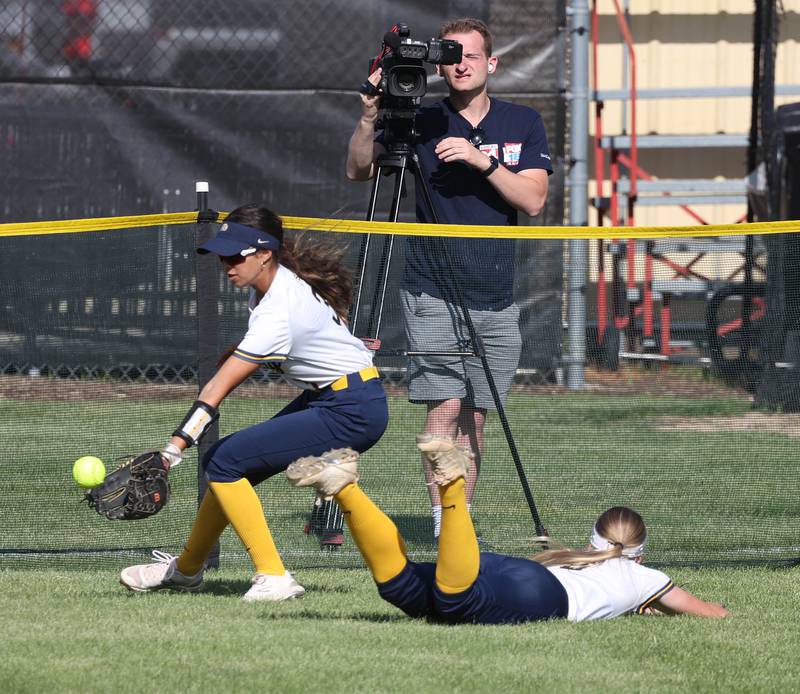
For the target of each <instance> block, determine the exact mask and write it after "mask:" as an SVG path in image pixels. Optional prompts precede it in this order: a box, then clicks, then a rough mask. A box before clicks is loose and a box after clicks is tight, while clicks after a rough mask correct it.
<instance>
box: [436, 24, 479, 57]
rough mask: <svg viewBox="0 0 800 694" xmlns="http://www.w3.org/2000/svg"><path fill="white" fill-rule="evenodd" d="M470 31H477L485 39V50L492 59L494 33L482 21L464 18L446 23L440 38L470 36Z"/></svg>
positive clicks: (440, 32)
mask: <svg viewBox="0 0 800 694" xmlns="http://www.w3.org/2000/svg"><path fill="white" fill-rule="evenodd" d="M470 31H477V32H478V33H479V34H480V35H481V36H482V37H483V50H484V51H486V56H487V57H491V55H492V33H491V32H490V31H489V27H487V26H486V24H485V23H484V22H482V21H481V20H480V19H474V18H472V17H462V18H461V19H454V20H453V21H451V22H445V23H444V24H442V27H441V29H439V38H440V39H441V38H444V37H445V36H447V35H448V34H468V33H469V32H470Z"/></svg>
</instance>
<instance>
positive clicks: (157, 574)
mask: <svg viewBox="0 0 800 694" xmlns="http://www.w3.org/2000/svg"><path fill="white" fill-rule="evenodd" d="M153 558H154V559H155V560H156V561H155V562H154V563H152V564H137V565H136V566H129V567H128V568H127V569H123V570H122V573H120V575H119V581H120V583H122V585H123V586H125V587H126V588H128V589H129V590H133V591H136V592H137V593H147V592H149V591H151V590H161V589H162V588H172V589H174V590H183V591H187V592H190V593H193V592H195V591H197V590H200V586H202V585H203V569H200V571H198V572H197V573H196V574H195V575H194V576H184V575H183V574H182V573H181V572H180V571H178V569H177V568H176V567H175V564H176V562H177V560H178V558H177V557H173V556H172V555H171V554H167V553H166V552H160V551H159V550H157V549H154V550H153Z"/></svg>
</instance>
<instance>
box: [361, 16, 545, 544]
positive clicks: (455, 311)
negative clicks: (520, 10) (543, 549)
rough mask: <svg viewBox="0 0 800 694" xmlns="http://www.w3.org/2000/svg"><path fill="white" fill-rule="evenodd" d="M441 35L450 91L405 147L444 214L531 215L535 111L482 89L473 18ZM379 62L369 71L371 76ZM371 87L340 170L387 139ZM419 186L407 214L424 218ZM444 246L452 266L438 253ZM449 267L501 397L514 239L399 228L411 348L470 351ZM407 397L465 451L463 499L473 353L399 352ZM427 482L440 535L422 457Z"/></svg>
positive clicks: (475, 427)
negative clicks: (417, 233)
mask: <svg viewBox="0 0 800 694" xmlns="http://www.w3.org/2000/svg"><path fill="white" fill-rule="evenodd" d="M439 38H443V39H452V40H455V41H458V42H459V43H461V44H462V46H463V57H462V60H461V62H460V63H458V64H456V65H437V66H436V70H437V73H438V74H439V75H441V76H442V77H443V78H444V80H445V82H446V84H447V87H448V90H449V96H448V97H447V98H445V99H443V100H441V101H438V102H436V103H435V104H433V105H431V106H428V107H423V108H420V109H418V110H417V114H416V121H415V126H416V131H417V133H418V136H417V138H416V140H415V141H414V143H413V145H414V149H415V152H416V154H417V156H418V157H419V163H420V169H421V175H422V176H423V177H424V180H425V182H426V184H427V187H428V189H429V191H430V194H431V197H432V199H433V206H434V209H435V210H436V213H437V216H438V219H439V221H440V222H441V223H444V224H485V225H516V224H517V211H518V210H521V211H523V212H525V213H526V214H528V215H531V216H535V215H538V214H539V213H540V212H541V210H542V207H543V206H544V203H545V200H546V198H547V177H548V175H549V174H551V173H552V168H551V164H550V155H549V152H548V148H547V139H546V135H545V132H544V126H543V124H542V119H541V117H540V115H539V114H538V113H537V112H536V111H534V110H533V109H531V108H527V107H525V106H519V105H516V104H511V103H508V102H505V101H500V100H499V99H495V98H491V97H489V95H488V93H487V81H488V78H489V75H490V74H492V73H493V72H494V71H495V69H496V68H497V57H495V56H493V55H492V36H491V34H490V33H489V29H488V27H487V26H486V25H485V24H484V23H483V22H482V21H480V20H477V19H471V18H465V19H458V20H455V21H452V22H448V23H446V24H445V25H444V26H442V28H441V29H440V31H439ZM380 78H381V74H380V69H378V70H376V71H375V72H373V73H372V75H370V77H369V82H370V83H371V84H372V85H373V86H374V87H377V86H378V84H379V82H380ZM380 98H381V97H380V94H378V95H375V96H368V95H364V94H362V95H361V105H362V112H361V118H360V120H359V121H358V124H357V125H356V128H355V131H354V132H353V135H352V137H351V138H350V143H349V146H348V151H347V169H346V171H347V177H348V178H349V179H350V180H354V181H361V180H367V179H369V178H371V177H372V176H373V175H374V174H375V162H376V160H377V158H378V156H379V155H381V154H382V153H384V152H385V151H386V149H385V147H384V138H383V135H384V133H382V132H380V133H378V135H377V136H376V135H375V125H376V121H377V119H378V115H379V109H380V108H381V104H380ZM419 188H420V186H417V191H416V199H417V208H416V209H417V220H418V221H420V222H433V221H434V220H433V219H430V214H429V211H428V209H427V206H426V204H425V201H424V198H423V196H422V191H421V190H419ZM445 253H446V254H447V255H448V256H449V258H450V261H451V264H452V267H453V272H451V271H450V267H449V266H448V263H447V258H446V257H445V256H444V255H443V254H445ZM453 274H455V276H456V277H455V280H456V281H457V282H458V283H459V285H460V287H461V290H462V295H463V298H464V303H465V304H466V308H467V309H469V311H470V316H471V318H472V321H473V323H474V325H475V330H476V332H477V333H478V336H479V337H480V340H481V341H482V343H483V347H484V349H485V352H486V356H487V359H488V362H489V365H490V368H491V371H492V376H493V378H494V380H495V383H496V385H497V389H498V391H499V393H500V397H501V399H502V400H503V401H505V397H506V395H507V393H508V390H509V388H510V386H511V383H512V381H513V379H514V373H515V371H516V367H517V365H518V363H519V356H520V351H521V346H522V339H521V336H520V331H519V308H518V307H517V306H516V305H515V304H514V297H513V289H514V242H513V240H510V239H460V238H448V239H442V238H434V237H408V238H407V240H406V264H405V268H404V271H403V278H402V282H401V292H402V302H403V313H404V318H405V327H406V336H407V339H408V348H409V350H410V351H431V352H433V351H436V352H443V351H468V350H469V349H470V348H471V347H472V345H471V341H470V339H469V333H468V331H467V329H466V326H465V324H464V320H463V316H462V315H461V310H460V303H459V301H458V293H457V292H456V291H455V290H454V287H453V279H454V278H453ZM408 390H409V400H410V401H411V402H417V403H425V404H426V405H427V408H428V412H427V419H426V422H425V428H424V431H423V433H428V434H433V435H436V436H449V437H452V438H453V439H454V440H455V441H456V443H458V444H460V445H462V446H465V447H466V448H468V449H470V450H471V451H472V453H473V454H474V456H475V467H474V468H473V472H472V473H471V479H468V480H467V500H468V501H469V500H471V498H472V494H473V492H474V489H475V484H476V481H477V474H478V469H479V466H480V454H481V449H482V447H483V429H484V422H485V418H486V412H487V410H488V409H495V405H494V400H493V399H492V395H491V391H490V389H489V385H488V383H487V380H486V375H485V373H484V371H483V368H482V364H481V360H480V359H479V358H478V357H469V358H466V359H463V358H457V357H456V358H452V357H415V358H412V359H411V360H410V364H409V388H408ZM423 468H424V470H425V476H426V479H427V481H428V483H429V485H428V489H429V490H430V495H431V506H432V514H433V520H434V534H435V536H436V537H438V535H439V526H440V522H441V500H440V498H439V494H438V490H437V487H436V485H435V484H433V483H432V473H431V470H430V465H429V464H428V463H427V462H426V461H425V460H424V458H423Z"/></svg>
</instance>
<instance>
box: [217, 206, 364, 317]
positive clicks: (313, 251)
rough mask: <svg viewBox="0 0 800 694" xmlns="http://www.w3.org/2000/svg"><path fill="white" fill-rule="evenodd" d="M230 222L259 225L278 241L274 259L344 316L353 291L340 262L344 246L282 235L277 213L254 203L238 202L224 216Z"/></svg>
mask: <svg viewBox="0 0 800 694" xmlns="http://www.w3.org/2000/svg"><path fill="white" fill-rule="evenodd" d="M226 219H227V220H230V221H231V222H237V223H238V224H244V225H245V226H249V227H253V228H255V229H261V230H262V231H265V232H266V233H268V234H271V235H272V236H274V237H275V238H276V239H278V240H279V241H280V242H281V247H280V250H279V251H278V253H277V262H279V263H280V264H281V265H283V266H285V267H287V268H289V269H290V270H291V271H292V272H294V273H295V274H296V275H297V276H298V277H300V278H301V279H303V280H304V281H305V282H307V283H308V284H309V285H310V286H311V288H312V289H313V290H314V292H315V293H316V294H317V295H318V296H319V297H320V298H322V300H323V301H325V303H327V304H328V305H329V306H330V307H331V308H332V309H333V310H334V311H335V312H336V315H337V316H339V317H340V318H341V319H342V320H347V317H348V313H349V311H350V303H351V301H352V295H353V277H352V273H351V272H350V270H349V269H347V268H346V267H344V266H343V265H342V258H343V256H344V248H341V247H339V246H335V245H333V244H332V243H330V242H323V241H311V240H309V239H307V238H306V237H305V235H304V234H296V235H295V234H292V235H284V232H283V224H282V223H281V219H280V217H278V215H276V214H275V213H274V212H272V210H269V209H267V208H266V207H258V206H257V205H242V206H241V207H237V208H236V209H235V210H233V211H232V212H231V213H230V214H229V215H228V216H227V217H226Z"/></svg>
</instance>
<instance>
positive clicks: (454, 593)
mask: <svg viewBox="0 0 800 694" xmlns="http://www.w3.org/2000/svg"><path fill="white" fill-rule="evenodd" d="M417 445H418V447H419V449H420V451H421V453H422V455H423V456H425V457H426V458H427V460H428V462H429V463H430V464H431V468H432V470H433V471H434V481H435V483H436V484H437V486H438V487H439V491H440V492H441V495H442V530H441V534H440V536H439V554H438V557H437V561H436V564H432V563H427V562H426V563H417V562H412V561H409V559H408V558H407V557H406V554H405V546H404V544H403V539H402V537H401V536H400V533H399V532H398V530H397V528H396V527H395V525H394V523H393V522H392V521H391V519H389V518H388V517H387V516H386V515H385V514H384V513H383V512H382V511H381V510H380V509H379V508H378V507H377V506H375V504H374V503H373V502H372V501H371V500H370V499H369V497H368V496H367V495H366V494H365V493H364V492H363V491H362V490H361V488H360V487H359V486H358V485H357V484H356V481H357V480H358V476H357V459H358V453H357V452H355V451H353V450H347V449H345V450H334V451H329V452H328V453H326V454H324V455H323V456H321V457H319V456H311V457H307V458H302V459H300V460H297V461H296V462H294V463H292V464H291V465H289V467H288V468H287V470H286V476H287V478H288V480H289V482H290V483H291V484H294V485H296V486H313V487H314V488H315V489H317V491H318V492H319V493H320V494H322V495H324V496H333V498H335V499H336V502H337V503H338V504H339V506H340V507H341V508H342V511H343V512H344V515H345V518H346V519H347V525H348V527H349V528H350V531H351V533H352V535H353V538H354V539H355V541H356V544H357V545H358V548H359V550H361V554H362V555H363V557H364V559H365V561H366V562H367V564H368V566H369V568H370V571H371V572H372V575H373V578H374V579H375V582H376V584H377V586H378V592H379V593H380V596H381V597H382V598H383V599H384V600H386V601H388V602H390V603H392V604H393V605H395V606H397V607H399V608H400V609H401V610H402V611H403V612H405V613H406V614H407V615H409V616H410V617H425V618H427V619H429V620H431V621H435V622H445V623H451V624H454V623H456V624H460V623H472V624H514V623H520V622H531V621H539V620H543V619H554V618H566V619H569V620H570V621H575V622H580V621H585V620H591V619H610V618H612V617H617V616H619V615H623V614H629V613H634V612H635V613H639V614H642V613H645V612H660V613H664V614H679V613H686V614H694V615H698V616H703V617H724V616H725V615H726V614H727V611H726V609H725V608H724V607H723V606H722V605H717V604H714V603H709V602H704V601H703V600H700V599H698V598H696V597H694V596H693V595H692V594H691V593H688V592H686V591H685V590H683V589H681V588H678V587H676V586H675V585H674V584H673V582H672V581H671V580H670V579H669V577H668V576H667V575H666V574H664V573H662V572H661V571H657V570H655V569H651V568H648V567H645V566H643V565H642V563H641V561H642V556H643V554H644V549H645V544H646V542H647V531H646V529H645V525H644V522H643V521H642V518H641V517H640V516H639V514H638V513H636V512H635V511H633V510H631V509H629V508H625V507H621V506H618V507H614V508H611V509H608V510H607V511H606V512H605V513H603V514H602V515H601V516H600V517H599V518H598V519H597V521H596V523H595V525H594V529H593V532H592V536H591V545H590V547H589V548H588V549H587V550H585V551H576V550H570V549H558V550H549V551H545V552H541V553H539V554H537V555H536V556H534V557H533V558H532V559H522V558H518V557H510V556H505V555H501V554H492V553H488V552H484V553H481V552H480V551H479V549H478V542H477V539H476V537H475V530H474V528H473V526H472V520H471V518H470V515H469V511H468V509H467V501H466V496H465V493H464V478H465V476H466V474H467V468H468V467H469V463H470V462H471V461H470V457H469V455H468V454H467V453H466V452H465V451H463V450H461V449H459V448H458V447H456V446H455V445H454V444H453V442H452V440H451V439H449V438H445V437H435V436H431V435H430V434H428V435H425V434H423V435H420V437H418V443H417Z"/></svg>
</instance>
